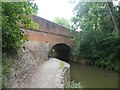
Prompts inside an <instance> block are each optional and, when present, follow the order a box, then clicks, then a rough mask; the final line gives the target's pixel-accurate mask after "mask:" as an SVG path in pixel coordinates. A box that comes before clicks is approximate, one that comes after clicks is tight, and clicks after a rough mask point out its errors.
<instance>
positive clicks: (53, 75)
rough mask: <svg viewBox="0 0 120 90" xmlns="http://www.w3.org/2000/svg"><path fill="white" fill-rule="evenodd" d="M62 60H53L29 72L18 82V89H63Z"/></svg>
mask: <svg viewBox="0 0 120 90" xmlns="http://www.w3.org/2000/svg"><path fill="white" fill-rule="evenodd" d="M60 62H61V61H60V60H58V59H56V58H51V59H49V60H48V61H46V62H45V63H44V64H43V65H40V66H37V67H34V68H32V69H31V70H29V71H28V72H27V73H26V74H25V75H24V76H23V78H21V79H20V80H19V81H18V83H19V84H18V86H17V87H18V88H63V84H61V76H62V70H61V69H60Z"/></svg>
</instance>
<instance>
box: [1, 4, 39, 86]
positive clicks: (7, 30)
mask: <svg viewBox="0 0 120 90" xmlns="http://www.w3.org/2000/svg"><path fill="white" fill-rule="evenodd" d="M37 10H38V8H37V6H36V4H35V3H33V2H17V3H16V2H2V78H3V80H2V87H3V88H4V87H7V80H8V77H9V75H10V71H11V68H12V65H13V62H14V60H13V57H12V56H13V55H15V54H16V51H17V50H18V48H20V46H21V45H22V44H23V43H24V42H25V41H27V40H28V37H27V36H26V35H25V34H24V33H23V32H22V31H21V30H20V25H22V26H23V27H25V28H31V29H34V28H35V27H37V24H36V23H34V22H33V21H32V19H31V18H29V15H31V14H36V13H37Z"/></svg>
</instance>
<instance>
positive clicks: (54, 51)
mask: <svg viewBox="0 0 120 90" xmlns="http://www.w3.org/2000/svg"><path fill="white" fill-rule="evenodd" d="M70 52H71V48H70V46H69V45H67V44H65V43H57V44H55V45H53V46H52V47H51V48H50V50H49V56H50V57H55V58H58V59H60V60H64V61H69V59H70Z"/></svg>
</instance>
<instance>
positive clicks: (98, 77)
mask: <svg viewBox="0 0 120 90" xmlns="http://www.w3.org/2000/svg"><path fill="white" fill-rule="evenodd" d="M70 66H71V80H74V81H76V82H80V83H81V87H82V88H118V73H116V72H113V71H109V70H104V69H100V68H96V67H92V66H88V65H81V64H78V63H74V62H70Z"/></svg>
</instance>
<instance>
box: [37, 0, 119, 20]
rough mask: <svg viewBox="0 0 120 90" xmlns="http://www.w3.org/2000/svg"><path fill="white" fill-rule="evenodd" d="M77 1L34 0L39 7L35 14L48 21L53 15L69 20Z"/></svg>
mask: <svg viewBox="0 0 120 90" xmlns="http://www.w3.org/2000/svg"><path fill="white" fill-rule="evenodd" d="M78 1H79V0H35V3H36V4H37V5H38V9H39V10H38V14H37V16H40V17H42V18H45V19H47V20H50V21H53V19H54V17H64V18H66V19H68V20H70V19H71V18H72V16H73V12H72V11H73V9H74V7H75V5H76V4H77V2H78ZM115 1H120V0H115ZM72 2H75V3H72ZM117 3H118V2H117Z"/></svg>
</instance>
